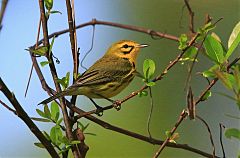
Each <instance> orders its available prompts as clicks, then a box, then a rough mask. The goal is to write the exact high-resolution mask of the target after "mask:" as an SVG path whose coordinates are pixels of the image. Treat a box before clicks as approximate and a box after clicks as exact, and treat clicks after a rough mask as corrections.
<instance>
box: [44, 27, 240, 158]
mask: <svg viewBox="0 0 240 158" xmlns="http://www.w3.org/2000/svg"><path fill="white" fill-rule="evenodd" d="M85 24H86V23H85ZM87 25H91V24H89V23H88V24H87ZM87 25H86V26H87ZM81 27H84V26H81ZM179 56H181V54H180V55H179ZM238 60H239V59H238ZM238 60H234V61H236V62H237V61H238ZM173 63H174V62H173ZM175 64H176V63H175ZM173 65H174V64H173ZM173 65H171V63H170V64H169V66H168V67H167V68H166V72H165V71H164V73H163V74H160V75H159V76H158V77H157V78H156V80H157V79H158V80H160V79H161V78H162V77H163V76H164V74H166V73H167V71H168V70H169V69H170V68H171V67H172V66H173ZM230 65H231V64H230ZM41 82H43V81H42V80H41ZM216 82H217V81H215V80H213V81H212V82H211V83H210V85H209V86H210V87H208V88H207V90H209V89H210V88H211V87H212V86H213V85H214V84H215V83H216ZM43 87H44V86H43ZM207 90H206V91H204V92H203V93H202V95H200V97H199V99H198V100H197V101H199V102H200V101H201V99H202V97H203V95H204V94H205V93H206V92H207ZM137 94H138V93H136V94H133V96H135V95H137ZM133 96H132V97H133ZM132 97H131V98H132ZM67 105H68V107H69V108H70V109H72V110H74V111H75V112H77V113H78V114H79V115H82V114H83V113H85V112H84V111H82V110H81V109H78V108H77V107H75V108H72V106H71V105H69V104H67ZM78 110H80V111H78ZM85 117H86V118H87V119H89V120H91V121H93V122H95V123H97V124H99V125H101V123H102V122H101V120H99V119H97V118H96V119H97V120H95V119H91V117H93V116H91V115H86V116H85ZM93 118H95V117H93ZM99 121H100V122H99ZM106 128H107V129H109V127H106ZM112 130H113V131H116V132H119V131H118V130H116V129H115V128H113V129H112ZM119 133H121V132H119ZM132 137H133V136H132ZM138 139H139V138H138ZM210 156H211V155H210ZM210 156H209V155H208V156H206V157H210Z"/></svg>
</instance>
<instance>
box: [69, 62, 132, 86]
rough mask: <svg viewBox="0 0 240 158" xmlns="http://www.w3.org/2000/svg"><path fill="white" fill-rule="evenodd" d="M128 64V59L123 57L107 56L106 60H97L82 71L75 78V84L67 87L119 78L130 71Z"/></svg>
mask: <svg viewBox="0 0 240 158" xmlns="http://www.w3.org/2000/svg"><path fill="white" fill-rule="evenodd" d="M119 60H121V61H119ZM100 63H101V64H100ZM130 64H131V63H130V62H129V61H128V60H124V59H116V58H109V59H107V60H106V59H104V62H103V61H101V60H99V61H97V62H96V63H95V64H94V65H93V66H91V67H90V68H89V69H88V70H87V71H86V72H85V73H83V74H82V76H80V77H79V78H78V79H77V80H76V82H75V84H73V85H72V86H70V87H69V88H73V87H80V86H87V85H94V84H104V83H108V82H111V81H117V80H120V79H122V78H123V76H126V75H128V74H130V73H131V71H132V66H131V65H130Z"/></svg>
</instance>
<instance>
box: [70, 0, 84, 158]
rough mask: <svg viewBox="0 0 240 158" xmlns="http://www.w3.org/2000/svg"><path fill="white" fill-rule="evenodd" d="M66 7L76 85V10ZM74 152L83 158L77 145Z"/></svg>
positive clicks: (74, 100)
mask: <svg viewBox="0 0 240 158" xmlns="http://www.w3.org/2000/svg"><path fill="white" fill-rule="evenodd" d="M73 3H74V2H73ZM73 3H72V4H73ZM66 6H67V14H68V27H69V34H70V43H71V49H72V57H73V83H75V79H76V76H77V75H78V66H79V59H78V52H77V38H76V27H75V17H74V10H73V9H72V6H71V2H70V0H66ZM76 99H77V96H72V99H71V102H72V104H73V105H75V103H76ZM69 115H70V116H71V117H73V116H74V112H73V111H71V112H70V114H69ZM72 125H73V123H72V122H71V120H69V128H70V129H69V131H70V130H71V135H72V136H71V137H72V138H71V139H72V140H73V139H74V136H73V134H72ZM69 134H70V133H69ZM72 152H73V155H74V157H75V158H78V157H83V156H82V154H81V153H80V151H79V149H78V148H77V145H74V147H73V148H72ZM84 155H85V154H84Z"/></svg>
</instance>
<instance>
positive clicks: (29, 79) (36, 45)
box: [24, 16, 41, 97]
mask: <svg viewBox="0 0 240 158" xmlns="http://www.w3.org/2000/svg"><path fill="white" fill-rule="evenodd" d="M40 30H41V16H40V17H39V22H38V31H37V38H36V44H35V49H37V47H38V40H39V36H40ZM32 72H33V64H32V67H31V70H30V74H29V77H28V82H27V87H26V90H25V94H24V96H25V97H26V96H27V92H28V88H29V85H30V81H31V77H32Z"/></svg>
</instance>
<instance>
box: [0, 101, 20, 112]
mask: <svg viewBox="0 0 240 158" xmlns="http://www.w3.org/2000/svg"><path fill="white" fill-rule="evenodd" d="M0 104H2V105H3V106H4V107H5V108H6V109H8V110H9V111H11V112H13V113H14V114H15V115H17V112H16V111H15V110H14V109H12V108H10V106H8V105H7V104H6V103H4V102H3V101H2V100H0Z"/></svg>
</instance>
